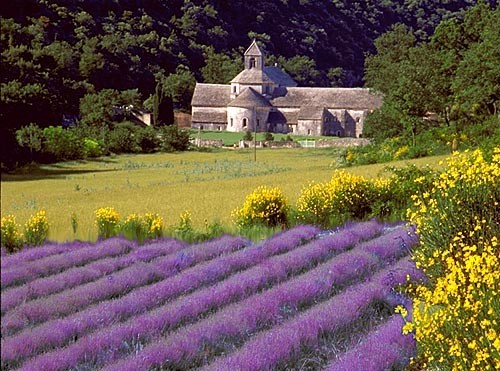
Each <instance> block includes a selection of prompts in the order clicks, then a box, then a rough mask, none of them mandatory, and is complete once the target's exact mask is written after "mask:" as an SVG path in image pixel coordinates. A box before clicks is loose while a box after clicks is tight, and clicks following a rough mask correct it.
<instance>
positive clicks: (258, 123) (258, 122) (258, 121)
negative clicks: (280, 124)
mask: <svg viewBox="0 0 500 371" xmlns="http://www.w3.org/2000/svg"><path fill="white" fill-rule="evenodd" d="M259 126H260V120H259V119H257V127H259Z"/></svg>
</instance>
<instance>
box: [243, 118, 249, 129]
mask: <svg viewBox="0 0 500 371" xmlns="http://www.w3.org/2000/svg"><path fill="white" fill-rule="evenodd" d="M247 125H248V120H247V118H246V117H245V118H244V119H243V127H244V128H246V127H247Z"/></svg>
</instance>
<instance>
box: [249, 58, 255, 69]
mask: <svg viewBox="0 0 500 371" xmlns="http://www.w3.org/2000/svg"><path fill="white" fill-rule="evenodd" d="M254 67H255V58H253V57H252V58H250V68H254Z"/></svg>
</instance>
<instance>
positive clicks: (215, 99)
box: [191, 84, 231, 107]
mask: <svg viewBox="0 0 500 371" xmlns="http://www.w3.org/2000/svg"><path fill="white" fill-rule="evenodd" d="M229 102H231V86H230V85H223V84H196V86H195V88H194V93H193V99H192V100H191V105H192V106H202V107H226V106H227V104H228V103H229Z"/></svg>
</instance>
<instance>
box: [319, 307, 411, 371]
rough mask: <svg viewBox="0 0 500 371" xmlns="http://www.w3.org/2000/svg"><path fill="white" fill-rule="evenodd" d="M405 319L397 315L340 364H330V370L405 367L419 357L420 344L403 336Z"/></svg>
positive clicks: (348, 352)
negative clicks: (417, 347)
mask: <svg viewBox="0 0 500 371" xmlns="http://www.w3.org/2000/svg"><path fill="white" fill-rule="evenodd" d="M403 325H404V321H403V319H402V318H401V317H400V316H398V315H393V316H392V317H391V318H390V319H389V320H388V321H387V322H385V323H384V324H382V325H380V326H379V327H378V328H377V329H375V330H374V331H372V332H371V333H369V334H368V336H366V337H365V338H364V339H363V341H362V342H361V343H360V344H358V345H357V346H355V347H354V348H351V349H350V350H349V351H347V352H346V353H345V354H344V355H342V356H341V357H340V358H339V359H338V360H336V361H334V362H332V363H330V364H329V365H328V366H327V367H326V370H328V371H344V370H374V371H375V370H388V369H391V367H392V366H394V365H395V364H398V365H399V366H405V365H407V364H408V361H409V358H410V357H412V356H414V355H415V353H416V342H415V339H414V337H413V336H412V335H403V333H402V327H403Z"/></svg>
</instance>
